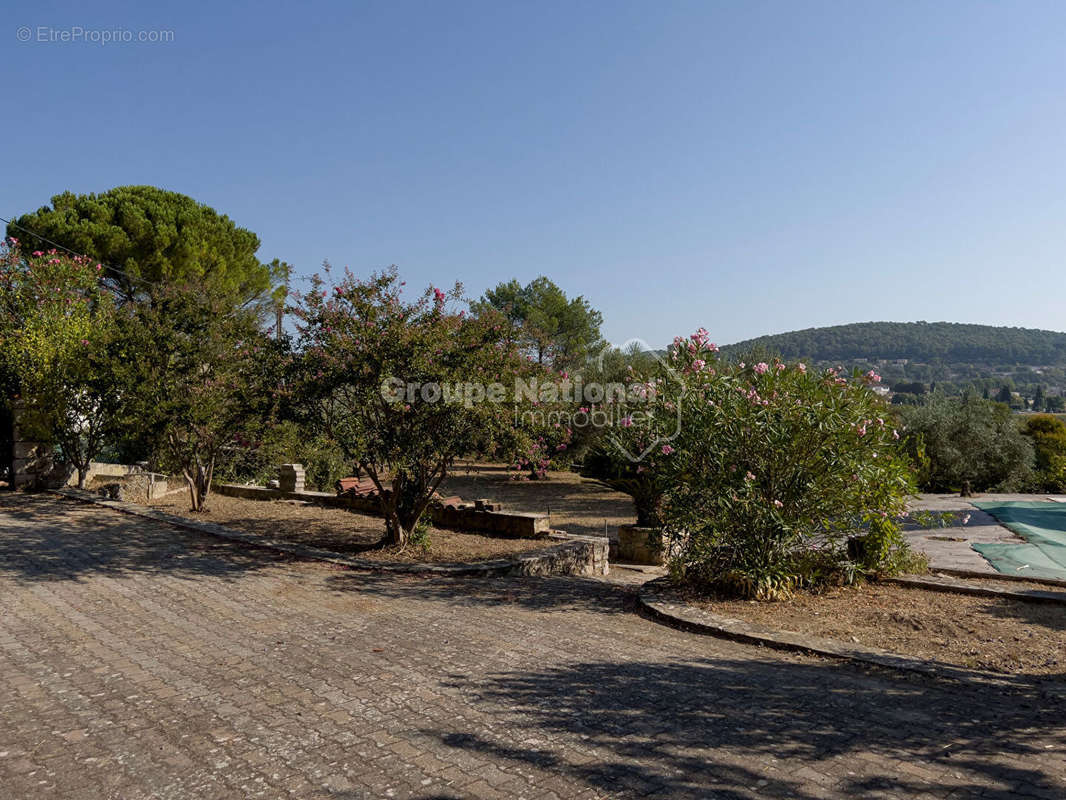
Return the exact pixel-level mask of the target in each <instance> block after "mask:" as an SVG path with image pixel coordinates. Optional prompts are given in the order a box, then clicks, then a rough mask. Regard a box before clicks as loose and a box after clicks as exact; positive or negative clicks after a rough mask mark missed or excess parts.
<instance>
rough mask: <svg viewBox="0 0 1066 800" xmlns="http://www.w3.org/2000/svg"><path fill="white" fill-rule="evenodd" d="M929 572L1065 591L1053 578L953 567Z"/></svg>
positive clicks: (1061, 584)
mask: <svg viewBox="0 0 1066 800" xmlns="http://www.w3.org/2000/svg"><path fill="white" fill-rule="evenodd" d="M929 571H930V572H939V573H941V574H943V575H949V576H951V577H954V578H977V579H980V580H985V581H1007V582H1017V583H1041V584H1044V585H1045V586H1058V587H1060V588H1061V589H1063V590H1066V581H1059V580H1055V579H1054V578H1027V577H1025V576H1024V575H1010V574H1008V573H1006V572H981V571H980V570H976V569H956V568H954V567H935V566H930V567H929Z"/></svg>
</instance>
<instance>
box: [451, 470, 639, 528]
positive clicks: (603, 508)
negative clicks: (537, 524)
mask: <svg viewBox="0 0 1066 800" xmlns="http://www.w3.org/2000/svg"><path fill="white" fill-rule="evenodd" d="M511 474H512V473H511V472H510V471H509V470H508V469H507V467H506V466H504V465H502V464H467V463H465V462H464V463H463V464H457V465H456V467H455V469H454V471H453V474H452V475H450V476H449V477H448V479H447V480H445V482H444V484H443V485H442V486H441V489H440V491H441V493H442V494H445V495H452V494H457V495H460V496H461V497H462V498H463V499H464V500H474V499H476V498H479V497H487V498H490V499H492V500H495V501H497V502H499V503H502V504H503V507H504V510H505V511H519V512H524V513H549V512H550V513H551V526H552V528H554V529H561V530H564V531H566V532H567V533H574V534H581V535H583V536H603V535H604V522H605V521H606V523H607V531H608V533H609V534H610V536H611V538H614V536H615V529H616V528H617V527H618V526H619V525H631V524H633V522H635V521H636V512H635V511H634V510H633V500H632V499H631V498H630V497H629V495H626V494H622V493H621V492H616V491H614V490H613V489H608V488H607V487H606V486H603V485H602V484H600V483H597V482H596V481H593V480H589V479H588V478H582V477H581V476H580V475H578V474H576V473H574V472H549V473H548V479H547V480H542V481H516V480H512V479H511Z"/></svg>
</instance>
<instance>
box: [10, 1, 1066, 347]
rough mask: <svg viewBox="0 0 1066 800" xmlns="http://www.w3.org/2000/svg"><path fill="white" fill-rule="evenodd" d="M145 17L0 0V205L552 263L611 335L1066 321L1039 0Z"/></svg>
mask: <svg viewBox="0 0 1066 800" xmlns="http://www.w3.org/2000/svg"><path fill="white" fill-rule="evenodd" d="M153 5H155V4H149V3H143V2H138V3H132V2H131V3H121V2H108V0H100V2H96V3H93V4H92V5H91V7H90V6H89V5H86V4H84V3H49V2H33V3H30V2H24V3H19V2H15V3H10V2H9V3H8V4H7V5H6V8H5V12H6V13H5V14H4V23H3V26H2V27H3V28H6V30H0V43H2V48H0V52H3V54H4V56H5V63H6V64H7V66H8V70H7V78H8V80H7V82H6V83H7V91H6V92H5V100H6V111H7V114H6V120H5V124H4V125H3V134H2V140H3V142H4V144H5V147H4V153H5V158H4V159H3V166H2V170H3V173H2V174H3V180H2V181H0V216H5V217H9V216H10V215H12V214H18V213H23V212H25V211H28V210H31V209H34V208H37V207H38V206H40V205H43V204H45V203H47V202H48V201H49V198H50V197H51V196H52V195H54V194H57V193H59V192H61V191H64V190H68V189H69V190H72V191H75V192H100V191H105V190H107V189H109V188H111V187H113V186H118V185H123V184H154V185H158V186H162V187H165V188H168V189H173V190H176V191H180V192H184V193H186V194H189V195H191V196H193V197H195V198H196V199H197V200H200V201H201V202H204V203H207V204H209V205H211V206H213V207H215V208H216V209H218V210H219V211H222V212H224V213H226V214H228V215H229V216H230V217H232V218H233V219H234V220H235V221H237V223H238V224H240V225H242V226H244V227H247V228H250V229H251V230H254V231H255V232H256V233H258V234H259V236H260V238H261V239H262V242H263V246H262V249H261V250H260V256H261V257H262V258H263V259H264V260H270V259H272V258H274V257H278V258H282V259H285V260H287V261H290V262H292V263H294V264H295V265H296V266H297V270H298V273H299V274H302V275H307V274H310V273H311V272H313V271H315V270H316V269H317V268H318V266H319V264H320V263H321V262H322V260H323V259H329V260H330V261H331V262H332V263H333V264H335V265H337V266H343V265H347V266H350V267H351V268H352V269H353V270H354V271H356V272H369V271H371V270H373V269H375V268H380V267H383V266H386V265H388V264H392V263H395V264H397V265H399V267H400V269H401V272H402V273H403V275H404V277H405V278H406V279H407V280H408V283H409V284H410V285H412V286H424V285H426V284H429V283H433V284H436V285H448V284H450V283H452V282H453V281H455V280H461V281H462V282H463V283H464V284H465V286H466V288H467V291H468V293H469V294H471V295H472V296H476V295H479V294H480V293H481V292H482V291H483V290H484V289H485V288H486V287H488V286H491V285H494V284H495V283H496V282H498V281H500V280H505V279H509V278H512V277H517V278H519V279H520V280H522V281H523V282H524V281H528V280H530V279H532V278H534V277H536V276H537V275H540V274H544V275H547V276H549V277H550V278H552V279H553V280H555V281H556V282H557V283H558V284H559V285H560V286H562V287H563V288H564V290H565V291H567V293H568V294H571V295H573V294H583V295H585V296H586V297H587V298H589V300H590V301H591V302H592V303H593V305H594V306H596V307H597V308H599V309H600V310H602V311H603V313H604V316H605V319H606V324H605V333H606V334H607V336H608V338H609V339H610V340H612V341H615V342H622V341H625V340H627V339H629V338H631V337H639V338H642V339H644V340H646V341H648V342H649V343H651V344H652V345H656V346H659V345H662V344H664V343H665V342H667V341H669V340H670V339H671V338H672V337H673V336H674V335H675V334H682V333H688V332H690V331H692V330H694V329H695V328H697V327H699V326H701V325H702V326H704V327H706V328H707V329H708V330H709V331H710V332H711V334H712V338H713V339H715V340H716V341H718V342H720V343H725V342H732V341H736V340H739V339H744V338H747V337H750V336H757V335H760V334H764V333H773V332H780V331H786V330H793V329H796V328H804V327H811V326H819V325H828V324H838V323H844V322H853V321H864V320H871V319H880V320H918V319H925V320H930V321H932V320H949V321H955V322H978V323H988V324H999V325H1020V326H1026V327H1041V328H1050V329H1054V330H1066V318H1064V316H1066V314H1064V311H1066V304H1064V302H1063V301H1064V299H1066V298H1064V292H1063V281H1062V278H1063V265H1064V262H1066V224H1064V223H1066V191H1064V187H1066V48H1064V47H1063V42H1064V41H1066V4H1063V3H1061V2H1036V1H1035V0H1026V2H1021V3H1010V4H1008V3H994V2H979V1H978V0H972V1H971V2H965V3H953V2H945V1H944V0H937V1H936V2H933V1H932V0H930V2H914V1H913V0H908V1H906V2H889V1H888V0H882V1H881V2H862V1H860V0H854V1H852V0H839V2H830V3H822V2H800V1H799V0H788V1H782V2H758V1H757V0H743V1H742V0H735V2H713V1H712V0H703V2H671V1H670V0H663V1H662V2H653V1H652V0H645V1H644V2H598V3H593V2H560V3H555V2H545V1H542V0H538V2H535V3H532V2H526V3H511V2H503V1H502V0H496V1H495V2H479V3H473V2H458V1H457V0H456V1H454V2H449V1H447V0H432V1H427V2H404V1H403V0H400V1H399V2H380V3H379V2H304V3H271V2H255V3H219V2H213V3H197V2H185V3H178V4H169V5H168V6H167V7H163V6H162V5H161V4H160V5H158V6H157V7H154V8H153V7H152V6H153ZM22 26H26V27H28V28H30V30H31V39H30V41H28V42H20V41H18V29H19V28H20V27H22ZM75 26H80V27H81V28H82V29H84V30H86V31H88V30H96V29H102V30H112V31H113V30H115V29H121V30H125V31H131V32H132V34H133V36H136V35H137V32H138V31H141V30H152V31H156V30H169V31H173V41H171V42H166V43H155V44H151V43H146V44H140V43H112V44H106V45H104V44H97V43H92V42H84V41H83V42H62V41H54V42H48V41H38V38H39V36H40V35H41V34H40V32H41V30H42V29H43V30H44V31H45V33H44V36H45V38H47V37H49V36H53V35H56V33H54V32H62V31H65V30H69V29H71V28H73V27H75Z"/></svg>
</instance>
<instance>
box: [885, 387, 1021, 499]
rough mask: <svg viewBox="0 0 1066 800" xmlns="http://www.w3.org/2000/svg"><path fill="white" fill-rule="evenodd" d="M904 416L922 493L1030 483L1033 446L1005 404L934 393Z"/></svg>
mask: <svg viewBox="0 0 1066 800" xmlns="http://www.w3.org/2000/svg"><path fill="white" fill-rule="evenodd" d="M899 413H900V416H901V417H902V420H903V425H904V431H905V433H906V436H905V440H906V446H907V448H908V451H909V453H910V454H911V456H912V458H913V460H914V462H915V463H916V464H917V465H918V466H919V477H918V482H919V486H920V487H921V488H922V490H924V491H929V492H946V491H958V490H959V489H962V488H964V487H965V485H966V484H967V483H969V485H970V488H971V489H973V491H985V490H988V489H999V490H1011V489H1017V488H1020V487H1021V486H1023V485H1024V484H1025V482H1026V481H1027V480H1028V479H1029V476H1030V470H1031V466H1032V463H1033V447H1032V445H1031V444H1030V441H1029V440H1028V439H1027V438H1026V437H1025V436H1023V435H1022V433H1021V431H1020V430H1019V429H1018V425H1017V423H1016V419H1017V418H1016V417H1014V416H1013V415H1012V414H1011V410H1010V408H1008V407H1007V406H1005V405H1003V404H1002V403H997V402H993V401H991V400H983V399H981V398H978V397H972V396H965V397H946V396H944V395H933V396H932V397H931V398H929V399H928V400H927V401H926V402H925V403H923V404H921V405H917V406H901V407H899Z"/></svg>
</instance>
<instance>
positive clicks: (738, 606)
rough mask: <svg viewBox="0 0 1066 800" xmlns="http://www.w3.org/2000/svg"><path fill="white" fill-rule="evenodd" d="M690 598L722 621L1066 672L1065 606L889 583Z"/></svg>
mask: <svg viewBox="0 0 1066 800" xmlns="http://www.w3.org/2000/svg"><path fill="white" fill-rule="evenodd" d="M1016 588H1017V587H1016ZM1042 588H1044V589H1046V588H1048V587H1046V586H1045V587H1042ZM685 600H686V602H689V603H692V604H694V605H698V606H700V607H702V608H705V609H706V610H707V611H710V612H711V613H713V614H719V615H721V616H726V617H734V618H740V619H744V620H747V621H749V622H756V623H759V624H762V625H766V626H768V627H772V628H777V629H779V630H788V631H794V632H797V633H805V634H809V635H814V636H823V637H826V638H829V639H837V640H839V641H843V642H856V643H858V644H862V645H866V646H869V647H880V648H883V649H885V650H889V651H891V652H893V653H899V654H901V655H910V656H917V657H919V658H925V659H931V660H936V661H941V662H944V663H948V664H955V665H958V666H963V667H967V668H970V669H985V670H992V671H995V672H1002V673H1012V674H1043V675H1047V674H1055V673H1057V674H1062V673H1066V606H1060V605H1050V604H1041V603H1029V602H1024V601H1017V600H999V599H994V598H984V597H970V596H966V595H959V594H949V593H947V592H936V591H928V590H925V589H911V588H907V587H903V586H893V585H889V584H866V585H862V586H854V587H847V588H840V589H833V590H830V591H829V592H827V593H826V594H822V595H812V594H806V593H804V594H799V595H797V596H796V597H795V598H793V599H792V600H784V601H779V602H773V603H766V602H754V601H744V600H730V601H719V600H713V601H712V600H706V599H703V600H701V599H697V598H692V597H686V598H685Z"/></svg>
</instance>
